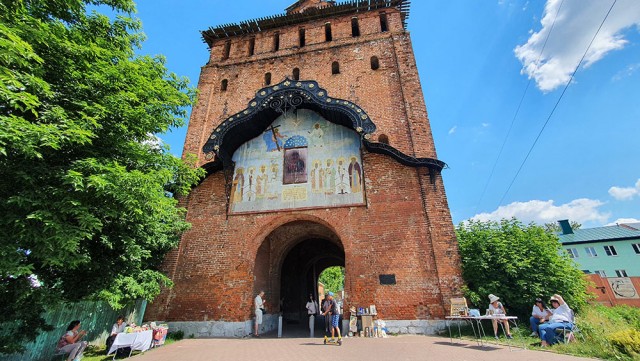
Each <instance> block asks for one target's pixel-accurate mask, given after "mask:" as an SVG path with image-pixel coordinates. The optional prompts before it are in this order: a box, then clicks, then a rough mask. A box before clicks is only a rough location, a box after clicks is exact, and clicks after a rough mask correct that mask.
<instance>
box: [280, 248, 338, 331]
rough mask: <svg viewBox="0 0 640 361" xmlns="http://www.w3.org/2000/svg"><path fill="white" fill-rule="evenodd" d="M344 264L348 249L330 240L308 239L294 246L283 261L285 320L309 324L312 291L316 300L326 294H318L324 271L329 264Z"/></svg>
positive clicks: (281, 278)
mask: <svg viewBox="0 0 640 361" xmlns="http://www.w3.org/2000/svg"><path fill="white" fill-rule="evenodd" d="M344 265H345V262H344V250H343V249H342V248H340V247H339V246H338V245H336V244H334V243H331V242H329V241H327V240H322V239H307V240H304V241H302V242H300V243H298V244H297V245H296V246H294V247H293V248H292V249H291V251H289V253H288V254H287V256H286V258H285V259H284V262H283V263H282V271H281V277H280V296H281V299H282V300H283V302H282V314H283V320H284V321H285V322H287V323H288V324H298V323H300V324H302V325H305V326H306V325H307V323H306V322H307V310H306V308H305V304H306V303H307V300H308V296H309V295H310V294H312V295H313V296H314V298H315V299H316V300H318V299H319V298H322V297H321V296H320V297H318V296H319V295H318V294H317V293H318V290H317V282H318V277H319V276H320V273H322V271H324V270H325V269H326V268H328V267H331V266H342V267H344Z"/></svg>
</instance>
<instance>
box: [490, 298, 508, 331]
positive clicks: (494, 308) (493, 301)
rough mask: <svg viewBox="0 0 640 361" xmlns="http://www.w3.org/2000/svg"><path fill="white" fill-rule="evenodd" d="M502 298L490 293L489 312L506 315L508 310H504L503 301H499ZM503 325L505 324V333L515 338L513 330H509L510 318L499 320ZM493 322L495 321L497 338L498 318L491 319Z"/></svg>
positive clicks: (494, 328) (494, 326)
mask: <svg viewBox="0 0 640 361" xmlns="http://www.w3.org/2000/svg"><path fill="white" fill-rule="evenodd" d="M499 299H500V297H497V296H495V295H489V302H490V303H489V314H491V315H505V314H506V312H505V310H504V306H502V303H501V302H498V300H499ZM499 321H500V322H501V323H502V325H503V330H504V333H505V335H507V338H513V336H511V332H510V331H509V320H506V319H504V320H499ZM491 323H493V335H494V336H495V337H496V339H498V320H495V319H494V320H491Z"/></svg>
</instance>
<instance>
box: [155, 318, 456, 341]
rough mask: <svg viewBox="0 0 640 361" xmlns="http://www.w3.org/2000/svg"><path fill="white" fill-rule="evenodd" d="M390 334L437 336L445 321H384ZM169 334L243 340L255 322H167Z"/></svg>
mask: <svg viewBox="0 0 640 361" xmlns="http://www.w3.org/2000/svg"><path fill="white" fill-rule="evenodd" d="M262 319H263V321H262V326H261V327H260V333H265V332H269V331H273V330H277V329H278V315H264V316H263V318H262ZM384 322H385V324H386V329H387V332H388V333H397V334H409V335H435V334H437V333H439V332H442V331H444V330H446V328H447V325H446V323H445V321H443V320H390V321H388V320H384ZM167 324H168V325H169V332H176V331H182V332H184V337H185V338H210V337H230V338H242V337H247V336H251V335H252V334H253V320H247V321H244V322H226V321H193V322H190V321H185V322H167ZM348 329H349V321H348V320H344V321H343V327H342V330H343V332H344V331H346V330H348Z"/></svg>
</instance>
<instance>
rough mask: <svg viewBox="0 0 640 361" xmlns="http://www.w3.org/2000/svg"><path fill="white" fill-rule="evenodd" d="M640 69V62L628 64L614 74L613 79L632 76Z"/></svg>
mask: <svg viewBox="0 0 640 361" xmlns="http://www.w3.org/2000/svg"><path fill="white" fill-rule="evenodd" d="M638 70H640V63H635V64H631V65H627V67H626V68H624V69H622V70H620V71H619V72H618V73H617V74H616V75H614V76H613V78H612V80H613V81H619V80H622V79H624V78H627V77H630V76H631V75H633V73H635V72H636V71H638Z"/></svg>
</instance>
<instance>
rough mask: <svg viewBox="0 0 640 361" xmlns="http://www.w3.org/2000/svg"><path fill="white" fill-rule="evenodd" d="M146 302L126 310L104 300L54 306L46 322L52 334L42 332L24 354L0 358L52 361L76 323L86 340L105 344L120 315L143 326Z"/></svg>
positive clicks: (140, 301) (1, 356) (137, 303)
mask: <svg viewBox="0 0 640 361" xmlns="http://www.w3.org/2000/svg"><path fill="white" fill-rule="evenodd" d="M146 308H147V301H145V300H139V301H137V302H136V303H135V304H131V305H129V306H127V307H125V308H123V309H120V310H117V311H116V310H114V309H113V308H111V307H110V306H109V304H108V303H106V302H102V301H85V302H79V303H74V304H65V305H60V306H57V307H54V308H52V309H50V310H48V311H47V312H46V314H45V315H44V319H45V320H46V321H47V323H48V324H50V325H52V326H53V327H54V330H53V331H50V332H43V333H41V334H40V335H38V337H37V338H36V340H35V341H34V342H31V343H28V344H26V345H25V347H26V351H25V352H24V353H22V354H13V355H0V360H2V361H23V360H34V361H45V360H46V361H49V360H51V359H52V358H53V356H54V353H55V351H56V350H55V349H56V345H57V343H58V341H59V340H60V337H61V336H62V335H63V334H64V333H65V331H66V329H67V326H69V323H70V322H71V321H73V320H80V328H81V329H83V330H87V336H86V338H85V340H87V341H89V343H90V344H93V345H104V343H105V341H106V338H107V336H108V334H109V333H110V332H111V326H112V325H113V324H114V323H115V321H116V318H117V317H118V315H123V316H124V317H125V320H126V322H127V323H131V322H135V323H136V324H138V325H140V324H141V323H142V317H143V316H144V311H145V309H146Z"/></svg>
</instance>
